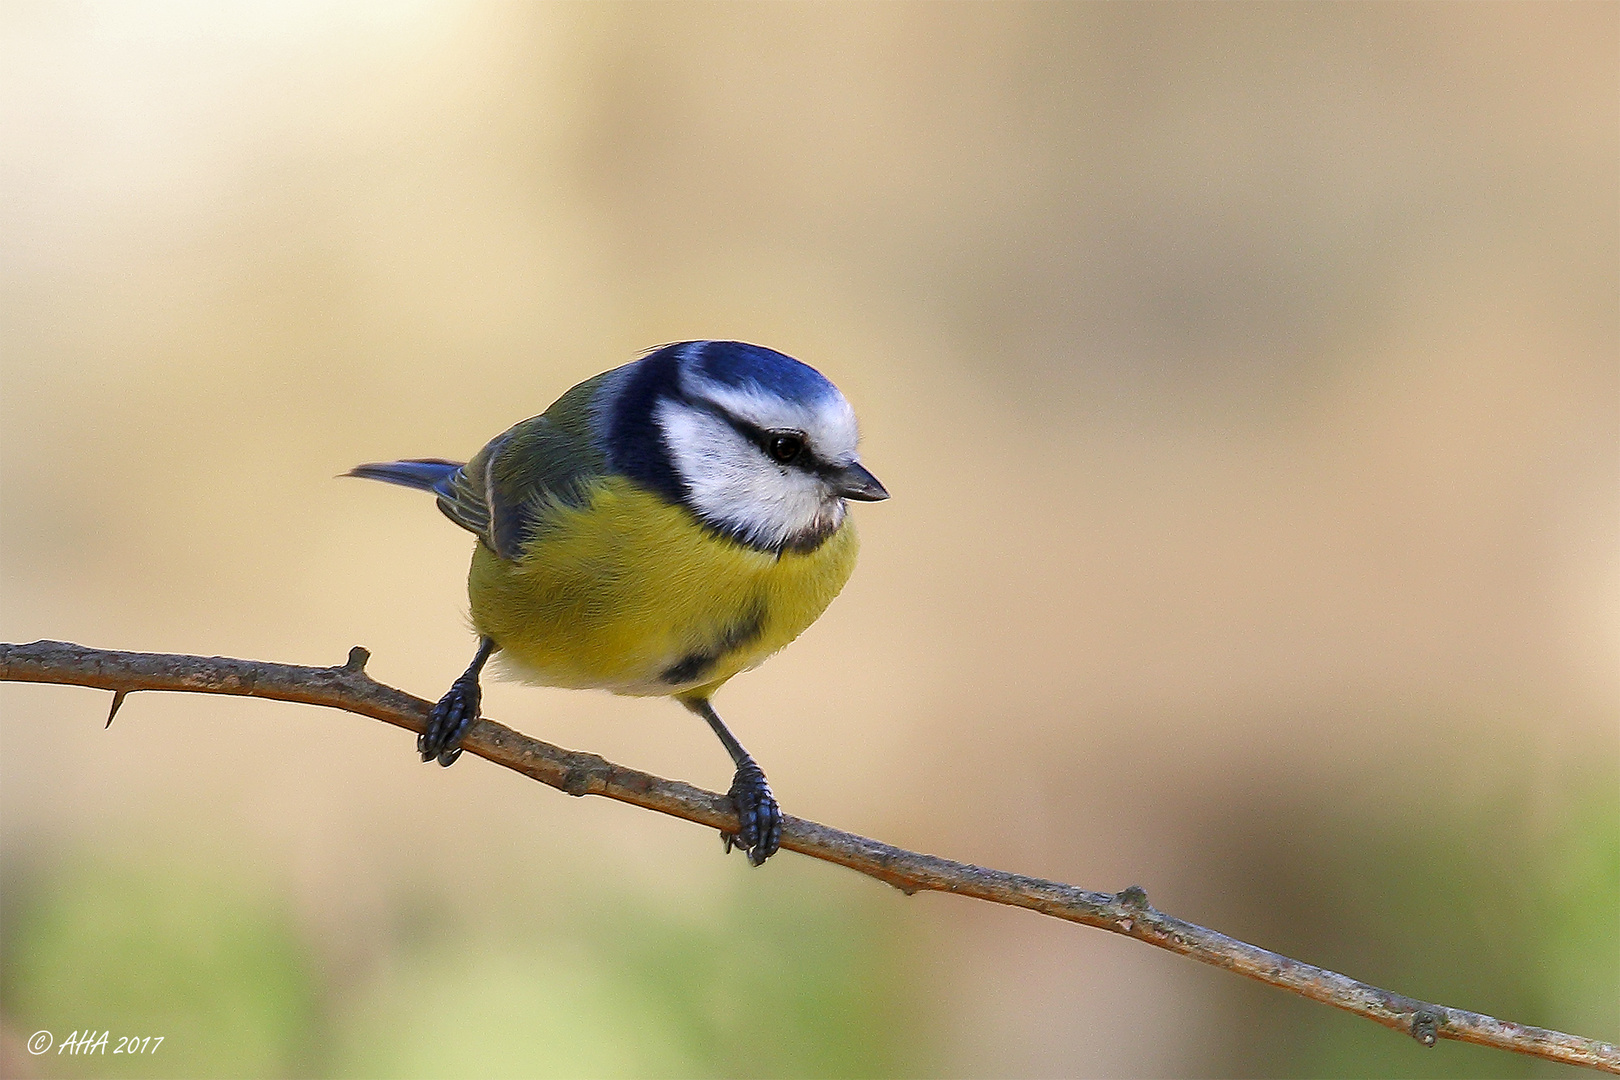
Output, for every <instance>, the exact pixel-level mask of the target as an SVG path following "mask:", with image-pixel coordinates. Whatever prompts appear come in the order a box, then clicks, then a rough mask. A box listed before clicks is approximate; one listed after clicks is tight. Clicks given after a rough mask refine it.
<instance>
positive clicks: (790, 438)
mask: <svg viewBox="0 0 1620 1080" xmlns="http://www.w3.org/2000/svg"><path fill="white" fill-rule="evenodd" d="M803 451H804V440H803V439H801V438H799V436H797V435H772V436H770V437H769V438H768V439H766V441H765V452H766V453H768V454H770V455H771V458H772V459H773V460H775V461H779V462H781V463H782V464H783V465H786V464H787V463H788V462H790V461H792V460H793V459H794V458H796V457H798V456H799V455H800V454H801V453H803Z"/></svg>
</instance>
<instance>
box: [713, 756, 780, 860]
mask: <svg viewBox="0 0 1620 1080" xmlns="http://www.w3.org/2000/svg"><path fill="white" fill-rule="evenodd" d="M727 794H728V795H730V796H731V805H732V806H734V807H735V808H736V810H737V822H738V825H739V828H738V830H737V831H736V832H735V833H721V834H720V839H721V840H722V841H723V842H724V843H725V845H726V851H727V853H728V854H729V853H730V851H731V849H732V848H733V847H739V848H742V849H743V851H744V852H745V853H746V854H747V856H748V861H749V862H750V863H752V864H753V865H755V866H761V865H763V864H764V862H765V860H766V859H768V858H770V857H771V856H772V855H775V854H776V852H777V849H778V848H780V847H781V846H782V809H781V807H779V806H777V805H776V796H775V795H772V794H771V786H770V785H769V784H767V783H766V782H765V772H764V770H762V769H761V768H760V767H759V766H758V765H755V764H754V763H753V762H751V761H750V762H747V763H745V764H743V765H741V766H739V767H738V769H737V775H736V776H734V777H732V780H731V790H730V791H729V792H727Z"/></svg>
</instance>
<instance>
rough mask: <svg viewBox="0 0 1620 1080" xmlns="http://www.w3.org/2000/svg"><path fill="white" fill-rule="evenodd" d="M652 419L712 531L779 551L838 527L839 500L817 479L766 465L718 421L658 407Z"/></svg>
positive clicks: (697, 412) (680, 408) (674, 405)
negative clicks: (734, 535) (802, 539)
mask: <svg viewBox="0 0 1620 1080" xmlns="http://www.w3.org/2000/svg"><path fill="white" fill-rule="evenodd" d="M657 419H658V424H659V426H660V427H661V428H662V429H663V432H664V442H665V444H666V445H667V446H668V448H669V456H670V460H671V463H672V464H673V465H674V466H675V471H676V473H678V474H679V475H680V477H681V479H682V480H684V481H685V482H686V486H687V489H688V491H689V493H690V494H689V497H690V500H691V505H692V509H693V510H695V511H696V512H697V514H698V516H700V517H702V518H704V519H705V520H706V521H708V522H710V523H711V524H713V525H716V526H719V527H721V528H723V529H726V530H727V531H730V532H734V533H736V534H738V535H740V536H742V537H743V538H744V539H745V540H746V541H747V542H749V543H751V544H754V545H756V546H758V547H781V546H782V545H784V544H786V543H788V542H790V541H792V540H794V539H796V538H798V537H801V536H805V535H808V534H812V533H816V532H820V531H824V530H830V529H834V528H837V526H838V524H839V523H840V522H841V521H842V520H843V516H844V504H843V501H842V500H841V499H839V498H838V497H837V496H835V495H833V494H832V493H831V492H830V491H829V490H828V488H827V486H826V485H825V484H824V483H823V482H822V481H821V480H820V478H818V477H815V476H812V475H810V474H809V473H806V472H803V471H801V470H799V469H789V468H784V467H782V466H779V465H777V464H775V463H774V462H772V461H770V460H769V459H767V458H766V457H765V455H764V454H762V453H760V450H759V448H758V447H757V446H755V445H754V444H753V443H752V442H750V441H748V440H747V439H746V438H744V437H743V436H742V435H741V434H739V433H738V432H737V430H736V429H735V428H733V427H732V426H731V425H730V424H729V423H727V422H726V421H725V420H724V419H723V418H721V417H719V416H716V415H714V414H713V413H711V412H708V411H706V410H703V409H694V408H692V407H691V406H689V405H682V404H680V403H679V402H675V401H670V400H664V401H660V402H659V403H658V406H657Z"/></svg>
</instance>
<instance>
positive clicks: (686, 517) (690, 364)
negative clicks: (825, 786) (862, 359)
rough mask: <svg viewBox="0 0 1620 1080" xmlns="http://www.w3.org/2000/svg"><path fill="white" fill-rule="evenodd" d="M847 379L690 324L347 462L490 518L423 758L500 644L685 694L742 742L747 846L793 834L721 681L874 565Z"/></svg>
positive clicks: (590, 676)
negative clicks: (518, 403) (432, 451)
mask: <svg viewBox="0 0 1620 1080" xmlns="http://www.w3.org/2000/svg"><path fill="white" fill-rule="evenodd" d="M858 438H859V433H858V429H857V425H856V419H855V413H854V410H853V409H852V408H851V406H850V404H849V402H848V400H846V399H845V397H844V395H843V394H842V393H841V392H840V391H839V390H838V388H837V387H836V386H834V385H833V384H832V383H831V382H830V381H829V380H828V379H827V378H826V377H825V376H823V375H822V374H821V373H820V372H819V371H817V370H816V369H815V368H813V367H811V366H809V365H808V364H805V363H802V362H800V361H798V360H795V359H794V358H792V357H791V356H788V355H786V354H784V353H780V352H777V351H775V350H773V349H768V348H765V347H764V346H760V345H753V344H749V343H746V342H741V341H720V340H704V341H684V342H677V343H675V344H670V345H664V346H661V347H659V348H656V349H653V350H651V351H649V352H647V353H645V354H644V355H642V356H641V357H640V358H638V359H636V360H633V361H631V362H630V363H627V364H624V365H622V366H620V367H616V368H614V369H612V370H611V371H607V372H604V373H602V374H600V375H597V376H595V377H593V378H590V379H587V380H585V381H584V382H582V383H580V384H579V385H577V386H575V387H573V388H572V389H571V390H569V391H567V392H566V393H564V394H563V395H562V396H561V397H559V398H558V399H557V400H556V401H555V402H554V403H553V404H552V405H551V406H550V407H549V408H547V409H546V411H545V412H543V413H541V414H540V415H539V416H535V417H531V418H530V419H528V420H524V421H522V422H521V423H519V424H516V425H515V426H513V427H512V428H510V429H508V430H507V431H505V432H503V433H502V434H500V435H497V436H496V437H495V438H494V439H492V440H491V441H490V442H489V443H488V444H487V445H486V446H485V447H484V448H483V449H482V450H480V451H479V452H478V453H477V454H475V455H474V456H473V457H472V459H471V460H470V461H467V462H464V463H463V462H457V461H448V460H444V459H441V458H412V459H405V460H400V461H388V462H375V463H372V464H366V465H358V466H356V467H355V468H353V469H351V470H350V471H349V472H348V473H347V474H345V475H347V476H355V477H362V478H365V479H371V480H381V481H385V482H387V483H391V484H399V485H402V486H404V487H408V488H417V489H420V490H424V491H428V492H431V493H433V494H434V495H436V496H437V498H438V506H439V509H440V510H441V511H443V512H444V514H445V516H446V517H448V518H449V519H450V520H451V521H453V522H455V523H456V524H457V525H459V526H461V527H462V528H463V529H466V530H467V531H468V532H470V533H472V534H473V535H474V536H475V537H476V538H477V541H476V543H475V544H474V547H473V555H472V565H471V568H470V570H469V571H468V578H467V593H468V600H469V603H470V612H471V622H472V626H473V629H474V630H475V631H476V633H477V634H478V646H477V650H476V652H475V654H474V656H473V660H472V663H471V664H470V665H469V666H468V668H467V670H466V672H465V673H463V674H462V675H461V676H460V677H459V678H457V679H456V680H455V681H454V682H453V683H452V684H451V686H450V689H449V691H448V692H447V693H446V694H445V695H444V696H443V697H442V698H441V699H440V700H439V702H438V703H437V704H436V705H435V706H434V707H433V710H432V712H431V713H430V714H429V717H428V722H427V726H426V728H425V729H424V730H423V732H422V733H421V735H420V736H419V738H418V740H417V751H418V753H420V754H421V757H422V761H423V762H428V761H437V762H438V763H439V764H440V765H443V766H449V765H451V764H453V763H454V762H455V760H456V758H457V757H459V756H460V754H461V742H462V739H463V737H464V736H465V735H466V733H467V731H468V729H469V728H470V727H471V726H472V724H473V722H474V721H475V720H477V719H478V717H479V716H480V705H481V700H482V689H481V686H480V682H479V680H480V676H481V675H482V673H483V670H484V666H485V664H486V663H488V662H489V660H490V658H491V657H498V661H497V662H498V664H499V665H500V666H501V667H502V668H503V669H504V670H505V671H506V672H507V673H508V674H511V675H514V676H516V677H517V678H519V679H522V680H524V681H526V682H530V683H534V684H538V685H542V686H557V687H569V688H577V689H600V690H608V691H611V692H613V693H616V694H625V695H631V696H638V697H670V698H674V699H675V700H676V701H678V702H679V703H680V704H682V705H684V706H685V707H686V708H687V709H688V710H690V711H691V712H692V713H695V714H696V715H697V716H698V717H700V718H702V719H703V720H704V721H706V722H707V724H708V726H709V727H710V728H711V729H712V730H713V731H714V734H715V735H716V736H717V737H718V738H719V740H720V742H721V744H722V745H723V746H724V747H725V749H726V751H727V753H728V754H729V755H730V757H731V761H732V764H733V766H734V768H735V773H734V775H733V778H732V783H731V787H730V789H729V791H728V795H729V797H730V799H731V801H732V804H733V806H734V807H735V809H736V812H737V816H738V829H737V831H736V832H735V833H730V832H725V833H722V840H723V841H724V845H725V850H726V851H727V852H730V851H731V850H732V848H733V846H734V845H735V846H736V847H738V848H740V849H742V851H743V852H744V853H745V854H746V856H747V858H748V861H749V863H751V864H752V865H754V866H760V865H762V864H763V863H764V862H765V860H766V859H768V858H770V857H771V855H773V854H775V852H776V851H777V850H778V849H779V847H780V846H781V830H782V813H781V808H780V806H779V804H778V803H777V800H776V797H775V795H774V794H773V793H772V791H771V787H770V784H769V783H768V782H767V780H766V778H765V773H764V771H763V770H762V769H761V768H760V766H759V764H758V763H757V762H756V761H755V760H754V758H753V756H752V755H750V754H749V753H748V751H747V750H746V749H744V748H743V745H742V743H740V742H739V741H738V740H737V738H736V737H735V736H734V735H733V734H732V733H731V731H730V730H729V729H728V728H727V727H726V725H725V723H724V722H723V721H722V720H721V719H720V716H719V714H718V713H717V712H716V711H715V709H714V706H713V705H712V704H711V698H712V697H713V695H714V693H715V691H717V690H718V689H719V688H720V687H721V686H722V685H723V684H724V683H726V681H727V680H729V679H731V678H732V677H733V676H735V675H737V674H739V673H741V672H743V671H747V670H749V669H750V668H753V667H755V666H757V665H758V664H760V663H761V662H763V661H764V660H765V659H766V658H767V657H769V656H771V655H772V654H774V653H775V652H777V651H778V650H780V649H781V648H783V647H784V646H785V645H787V644H788V643H789V642H791V641H793V639H794V638H796V637H798V636H799V634H801V633H802V632H803V631H804V630H805V629H806V628H807V627H808V626H809V625H810V624H811V623H813V622H814V621H815V620H816V619H817V618H819V617H820V616H821V613H822V612H823V611H825V610H826V608H827V605H828V604H830V603H831V602H832V600H833V598H834V597H836V596H837V595H838V593H839V592H840V591H841V590H842V589H843V587H844V584H845V583H846V582H847V581H848V580H849V578H850V575H851V573H852V572H853V570H854V567H855V559H856V553H857V549H858V547H859V541H858V540H857V537H856V533H855V527H854V522H853V518H852V516H851V515H850V514H849V512H848V502H849V501H850V500H854V501H860V502H877V501H880V500H883V499H887V498H888V497H889V493H888V491H887V490H885V489H884V487H883V485H882V484H881V483H880V482H879V481H878V479H877V477H875V476H873V475H872V473H871V472H869V471H868V470H867V469H866V467H865V466H864V465H862V464H861V459H860V455H859V453H858V450H857V442H858Z"/></svg>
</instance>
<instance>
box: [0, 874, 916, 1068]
mask: <svg viewBox="0 0 1620 1080" xmlns="http://www.w3.org/2000/svg"><path fill="white" fill-rule="evenodd" d="M716 858H719V855H718V849H717V854H716ZM7 880H8V883H9V887H8V899H7V912H6V915H7V917H6V919H5V924H6V936H5V950H4V968H3V979H0V987H3V999H4V1000H3V1006H4V1019H5V1023H6V1026H7V1028H8V1029H9V1034H13V1035H15V1034H19V1033H20V1035H21V1037H22V1038H24V1039H26V1037H27V1036H28V1034H30V1033H32V1032H34V1031H36V1030H41V1029H45V1030H50V1031H52V1032H53V1034H55V1035H56V1036H58V1037H59V1038H60V1037H65V1036H66V1035H67V1034H68V1033H69V1032H70V1031H71V1030H73V1029H74V1028H75V1027H76V1028H79V1029H85V1028H86V1027H87V1026H89V1025H94V1026H95V1027H96V1028H98V1029H110V1030H111V1031H112V1034H113V1036H114V1039H116V1038H117V1037H118V1036H119V1035H128V1034H152V1035H164V1036H165V1039H164V1042H163V1044H162V1046H161V1048H160V1049H159V1050H158V1052H157V1053H155V1054H151V1055H149V1056H146V1057H135V1058H131V1057H114V1056H112V1055H111V1053H110V1050H111V1047H109V1051H108V1053H107V1054H101V1055H95V1056H90V1057H85V1056H79V1057H70V1056H61V1057H58V1056H57V1055H56V1054H55V1053H54V1052H52V1053H51V1054H48V1055H45V1056H42V1057H38V1058H28V1059H25V1067H28V1068H33V1069H36V1070H38V1072H39V1073H40V1074H41V1075H44V1076H86V1077H102V1076H167V1077H204V1076H207V1077H215V1076H218V1077H226V1076H267V1077H268V1076H312V1075H321V1076H356V1077H410V1076H423V1077H452V1076H481V1077H506V1076H510V1077H540V1076H565V1077H578V1076H697V1075H724V1074H747V1075H755V1076H808V1075H815V1076H854V1075H880V1074H881V1075H901V1074H908V1073H916V1072H918V1071H920V1070H926V1069H927V1062H928V1056H927V1055H926V1054H925V1053H923V1050H922V1047H923V1045H924V1043H925V1038H924V1032H923V1030H922V1029H923V1027H924V1025H923V1024H922V1022H921V1017H922V1016H923V1014H924V1013H926V1012H927V1011H928V1010H927V1008H926V1006H925V1003H923V1002H921V1001H920V1000H919V993H920V992H921V991H919V990H918V989H917V988H918V987H919V986H920V985H923V984H924V983H925V980H915V979H910V978H907V976H906V974H905V972H906V970H907V956H908V954H910V955H916V954H917V953H918V952H919V951H921V950H919V949H918V948H917V945H918V943H917V942H916V940H915V937H916V934H915V933H914V932H911V931H908V930H907V929H906V927H905V925H904V920H905V917H906V912H905V909H904V906H903V905H898V904H895V903H894V902H893V898H891V896H890V895H889V891H888V890H887V889H885V888H883V887H882V886H878V885H876V884H875V883H872V882H869V881H866V880H864V879H858V878H855V877H853V876H852V875H847V874H844V873H842V872H840V871H836V870H833V869H831V868H828V867H823V866H813V865H800V866H794V865H792V863H791V862H790V861H789V860H778V862H777V863H773V865H772V866H771V867H770V868H769V870H768V871H764V872H752V873H749V874H746V875H739V876H738V879H737V880H736V882H735V887H734V888H732V889H730V890H728V892H727V895H726V897H725V899H724V901H723V902H721V903H713V902H710V903H709V904H708V905H707V908H706V910H705V912H704V913H702V914H701V915H690V914H689V913H687V914H683V911H682V906H681V904H680V903H679V901H673V900H672V901H670V902H668V903H660V902H659V901H658V900H657V898H649V897H646V896H644V895H643V896H639V897H633V898H631V899H628V900H627V899H626V898H625V897H623V896H620V895H611V896H608V895H604V896H601V897H591V898H586V899H584V900H581V899H580V898H577V897H576V898H572V899H568V900H565V901H562V902H560V903H541V904H537V905H536V907H535V909H534V910H533V911H532V913H530V914H528V915H525V916H523V917H521V918H518V919H514V918H513V915H512V911H511V909H510V907H509V906H504V907H503V910H502V911H501V912H500V913H499V914H494V913H491V915H490V916H489V917H488V918H487V919H486V918H482V917H481V916H480V914H479V913H478V912H477V911H474V912H471V913H469V912H467V911H465V910H461V911H459V912H458V911H457V910H456V909H455V908H454V906H453V905H452V904H451V903H450V902H449V900H448V898H444V897H433V896H430V895H423V894H416V895H412V896H408V897H404V898H402V900H401V902H400V905H399V908H400V910H399V911H397V912H395V913H394V915H393V916H391V917H390V918H389V919H387V920H385V922H387V924H388V925H387V926H386V927H385V928H384V929H383V931H382V932H380V933H379V934H378V935H377V936H376V941H377V942H379V943H380V945H379V946H378V947H375V948H371V949H361V950H359V952H360V953H361V954H362V955H361V958H360V959H358V960H355V959H349V960H342V961H340V960H337V959H336V958H334V957H332V956H329V955H322V954H321V953H320V951H319V950H317V949H315V948H314V947H312V946H311V945H310V944H309V941H310V935H308V934H305V933H302V932H300V930H299V928H298V926H297V924H296V921H295V920H294V919H293V918H291V916H290V915H289V909H288V906H287V905H286V904H285V903H283V902H281V901H280V899H279V898H277V897H275V896H274V895H273V894H270V893H267V892H266V891H264V890H260V891H255V890H254V889H253V888H251V887H249V886H248V885H247V884H245V883H244V878H242V877H233V876H231V875H230V874H228V873H225V872H223V871H222V870H221V869H220V868H219V866H218V864H214V865H212V866H204V865H187V864H184V863H180V864H177V863H175V862H173V861H167V860H163V859H158V860H151V861H138V862H136V861H132V862H123V861H110V860H105V859H100V858H97V857H94V856H90V855H84V856H80V857H78V858H75V859H73V860H71V861H56V862H52V863H47V864H43V865H38V866H34V867H31V868H30V867H18V866H16V865H13V866H11V867H9V868H8V870H7ZM618 891H622V890H615V893H617V892H618ZM335 951H338V952H341V951H342V948H341V947H340V948H339V949H337V950H335Z"/></svg>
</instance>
